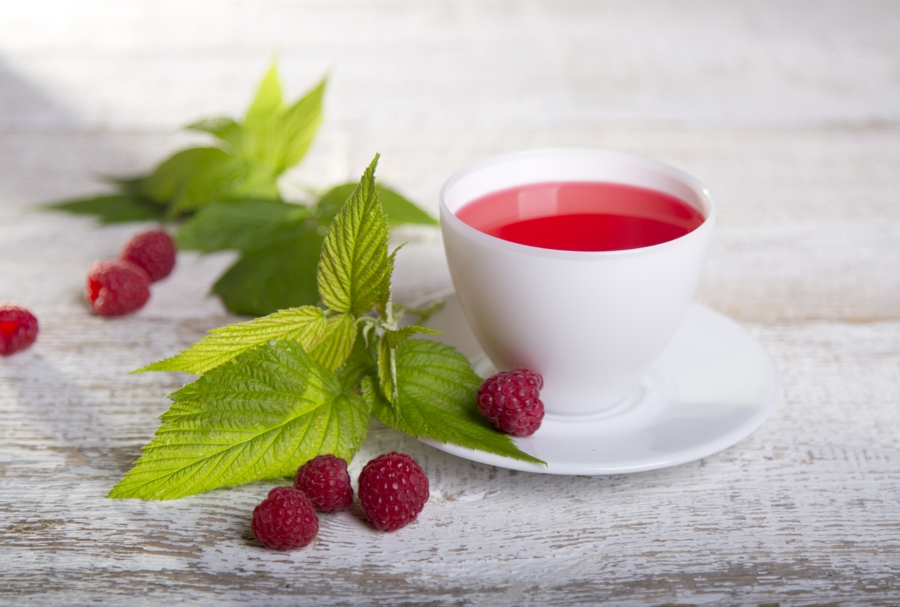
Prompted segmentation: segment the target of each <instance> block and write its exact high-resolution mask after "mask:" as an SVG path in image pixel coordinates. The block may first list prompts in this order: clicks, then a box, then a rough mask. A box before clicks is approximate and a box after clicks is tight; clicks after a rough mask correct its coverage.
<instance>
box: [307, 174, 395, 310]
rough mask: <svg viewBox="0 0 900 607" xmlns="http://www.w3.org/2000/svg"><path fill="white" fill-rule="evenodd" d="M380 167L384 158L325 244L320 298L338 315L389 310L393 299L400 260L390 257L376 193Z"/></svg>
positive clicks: (384, 220)
mask: <svg viewBox="0 0 900 607" xmlns="http://www.w3.org/2000/svg"><path fill="white" fill-rule="evenodd" d="M377 165H378V156H376V157H375V159H374V160H373V161H372V164H370V165H369V167H368V168H367V169H366V172H365V174H364V175H363V178H362V180H361V181H360V182H359V186H358V187H357V188H356V190H354V192H353V194H352V195H351V196H350V198H349V199H348V200H347V204H346V205H344V208H343V209H342V210H341V212H340V213H338V214H337V216H336V217H335V218H334V222H333V223H332V225H331V228H330V229H329V230H328V235H327V236H326V237H325V244H324V245H322V253H321V258H320V259H319V270H318V283H319V294H320V295H321V296H322V302H323V303H324V304H325V305H326V306H328V307H329V308H331V309H332V310H336V311H338V312H348V313H352V314H356V315H361V314H365V313H366V312H368V311H369V310H371V309H372V308H373V307H377V308H383V307H384V306H385V305H387V302H388V299H389V298H390V290H391V273H392V272H393V271H394V257H393V256H392V255H389V254H388V228H387V218H386V216H385V214H384V211H382V210H381V205H380V204H379V202H378V193H377V191H376V189H375V167H376V166H377Z"/></svg>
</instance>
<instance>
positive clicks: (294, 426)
mask: <svg viewBox="0 0 900 607" xmlns="http://www.w3.org/2000/svg"><path fill="white" fill-rule="evenodd" d="M274 98H275V95H274V93H269V101H270V102H271V100H272V99H274ZM377 161H378V157H377V156H376V157H375V159H374V160H373V161H372V164H371V165H369V167H368V168H367V169H366V171H365V173H364V174H363V176H362V179H361V180H360V182H359V185H358V186H357V187H356V188H355V189H354V191H353V193H352V195H351V196H350V197H349V199H348V200H347V202H346V203H345V204H344V206H343V208H342V209H340V211H339V212H338V213H337V216H336V218H335V219H334V221H333V222H332V223H331V226H330V228H329V230H328V233H327V234H326V235H325V237H324V239H323V241H322V243H321V248H322V253H321V262H320V263H319V270H318V292H319V297H320V298H321V301H322V303H323V305H324V308H325V309H322V308H317V307H311V306H306V307H300V308H294V309H288V310H283V311H281V312H276V313H274V314H270V315H269V316H266V317H264V318H258V319H256V320H252V321H249V322H246V323H238V324H234V325H229V326H227V327H222V328H220V329H215V330H213V331H211V332H210V333H209V335H207V336H206V337H204V338H203V339H202V340H201V341H200V342H198V343H197V344H195V345H194V346H192V347H191V348H188V349H187V350H185V351H183V352H181V353H180V354H178V355H176V356H173V357H171V358H167V359H165V360H162V361H159V362H156V363H152V364H150V365H148V366H146V367H144V368H143V369H140V370H139V371H186V372H191V373H198V374H202V375H203V377H201V378H200V379H198V380H197V381H195V382H194V383H192V384H189V385H188V386H186V387H184V388H182V389H181V390H179V391H178V392H175V393H174V394H172V395H171V398H172V400H173V404H172V407H171V408H170V409H169V411H168V412H167V413H165V414H164V415H163V416H162V421H163V423H162V426H161V427H160V429H159V430H158V431H157V433H156V437H155V438H154V439H153V440H152V441H151V442H150V444H149V445H147V447H146V448H145V450H144V454H143V455H142V456H141V458H140V459H139V460H138V462H137V463H136V464H135V466H134V468H133V469H132V470H131V471H130V472H128V473H127V474H126V475H125V478H123V479H122V481H121V482H120V483H119V484H118V485H116V487H115V488H114V489H113V490H112V492H111V493H110V496H111V497H115V498H124V497H136V498H142V499H174V498H178V497H184V496H186V495H192V494H194V493H199V492H201V491H207V490H209V489H215V488H218V487H227V486H232V485H236V484H240V483H245V482H250V481H253V480H258V479H264V478H274V477H278V476H287V475H291V474H293V473H294V472H295V471H296V469H297V467H298V466H299V465H300V464H302V463H303V462H304V461H306V460H308V459H310V458H312V457H314V456H315V455H318V454H321V453H334V454H335V455H338V456H339V457H343V458H345V459H348V460H349V459H350V458H351V457H352V456H353V454H354V453H355V452H356V450H357V449H358V448H359V445H360V443H361V442H362V440H363V438H364V437H365V434H366V430H367V428H368V423H369V416H370V415H371V414H374V415H375V416H376V417H377V418H378V419H379V420H381V421H382V422H383V423H385V424H386V425H389V426H391V427H393V428H396V429H398V430H400V431H402V432H406V433H408V434H410V435H412V436H414V437H419V436H421V437H428V438H432V439H435V440H438V441H444V442H452V443H455V444H458V445H462V446H464V447H468V448H471V449H482V450H485V451H489V452H491V453H497V454H500V455H504V456H507V457H513V458H518V459H522V460H525V461H532V462H540V460H537V459H535V458H534V457H531V456H529V455H527V454H525V453H523V452H521V451H519V450H518V449H517V448H516V446H515V445H514V443H513V442H512V440H511V439H510V437H509V436H507V435H505V434H501V433H499V432H497V430H495V429H494V428H492V427H491V426H490V425H489V424H488V423H487V422H486V421H485V420H484V419H483V418H482V417H481V416H480V415H479V414H478V412H477V406H476V404H475V394H476V391H477V389H478V386H479V384H480V380H479V379H478V377H477V376H476V375H475V373H473V372H472V369H471V367H470V366H469V363H468V361H466V359H465V358H464V357H463V356H462V355H460V354H459V353H458V352H456V351H455V350H454V349H453V348H451V347H449V346H445V345H443V344H439V343H436V342H430V341H424V340H421V339H411V338H412V336H413V335H416V334H422V333H431V334H434V333H437V332H436V331H434V330H432V329H428V328H425V327H419V326H406V327H402V328H401V327H398V326H397V323H396V322H395V319H394V313H395V312H397V311H402V310H403V308H402V306H395V305H393V304H392V303H391V273H392V271H393V263H394V256H393V255H392V254H388V251H387V221H386V217H385V214H384V212H383V210H382V207H381V203H380V201H379V192H378V190H377V188H376V187H375V167H376V164H377ZM269 211H271V216H273V217H276V218H277V217H281V216H280V215H279V213H283V212H288V213H290V212H293V209H283V208H278V209H276V208H275V207H272V208H270V209H269ZM210 213H212V212H211V211H210ZM198 217H199V216H198ZM218 217H220V218H221V217H231V215H229V213H228V212H223V213H221V214H220V215H218ZM310 220H311V218H309V217H307V218H305V219H295V220H294V221H297V222H299V223H298V225H300V224H302V223H303V222H307V221H310ZM262 224H265V222H264V221H262V222H261V223H260V225H262ZM259 229H261V230H264V229H268V228H264V227H263V228H259ZM280 229H281V228H276V229H275V230H274V231H272V232H271V233H268V235H267V236H266V237H265V238H264V240H266V241H267V242H273V243H276V244H277V243H279V242H281V243H291V242H293V241H292V240H291V238H288V237H281V236H279V235H278V233H279V230H280ZM317 233H318V232H307V235H309V234H317ZM197 234H201V231H199V228H198V232H197ZM196 238H197V240H198V241H201V242H204V243H205V244H204V245H203V246H205V247H210V248H211V247H213V246H220V244H221V243H217V241H214V240H211V241H207V240H204V237H202V235H197V236H196ZM249 249H250V250H248V251H247V253H246V256H245V259H246V258H247V257H248V256H250V255H253V254H255V253H256V252H258V251H259V250H260V249H252V247H250V248H249ZM226 276H227V275H226ZM373 312H377V315H375V314H373ZM419 312H422V313H426V312H427V310H425V311H419ZM360 327H362V330H360Z"/></svg>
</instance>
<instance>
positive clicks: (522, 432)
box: [478, 369, 544, 436]
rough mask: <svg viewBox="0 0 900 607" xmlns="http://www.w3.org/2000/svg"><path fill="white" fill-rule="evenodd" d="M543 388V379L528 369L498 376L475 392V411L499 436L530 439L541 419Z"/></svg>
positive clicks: (542, 416)
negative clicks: (483, 417)
mask: <svg viewBox="0 0 900 607" xmlns="http://www.w3.org/2000/svg"><path fill="white" fill-rule="evenodd" d="M543 387H544V378H542V377H541V376H540V375H538V374H537V373H535V372H534V371H529V370H528V369H515V370H513V371H504V372H502V373H497V374H496V375H492V376H491V377H489V378H487V379H486V380H485V381H484V383H483V384H481V388H479V389H478V410H479V411H481V414H482V415H484V416H485V417H486V418H488V419H489V420H490V422H491V423H492V424H494V426H495V427H496V428H497V429H498V430H500V431H501V432H506V433H507V434H513V435H515V436H531V435H532V434H534V433H535V431H537V429H538V428H540V427H541V420H543V419H544V403H542V402H541V399H540V391H541V388H543Z"/></svg>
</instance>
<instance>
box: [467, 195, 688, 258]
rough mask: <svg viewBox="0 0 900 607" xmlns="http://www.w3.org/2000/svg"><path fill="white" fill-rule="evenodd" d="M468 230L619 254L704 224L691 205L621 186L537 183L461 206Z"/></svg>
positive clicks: (553, 246) (556, 246)
mask: <svg viewBox="0 0 900 607" xmlns="http://www.w3.org/2000/svg"><path fill="white" fill-rule="evenodd" d="M456 216H457V217H458V218H459V219H460V220H462V221H463V222H464V223H466V224H467V225H469V226H471V227H473V228H475V229H477V230H479V231H481V232H484V233H485V234H489V235H491V236H495V237H497V238H502V239H503V240H507V241H509V242H515V243H518V244H523V245H528V246H532V247H540V248H544V249H558V250H563V251H620V250H625V249H636V248H640V247H649V246H653V245H657V244H661V243H664V242H668V241H670V240H674V239H676V238H679V237H680V236H684V235H685V234H688V233H690V232H692V231H693V230H695V229H696V228H697V227H699V226H700V224H702V223H703V215H702V214H701V213H700V212H699V211H698V210H697V209H695V208H694V207H692V206H690V205H689V204H687V203H685V202H683V201H681V200H679V199H678V198H675V197H674V196H670V195H668V194H664V193H662V192H658V191H656V190H649V189H646V188H640V187H636V186H630V185H623V184H618V183H599V182H565V183H538V184H529V185H526V186H520V187H516V188H510V189H508V190H502V191H500V192H494V193H492V194H488V195H487V196H484V197H482V198H478V199H476V200H473V201H472V202H470V203H469V204H467V205H465V206H464V207H462V208H461V209H460V210H459V211H458V212H457V213H456Z"/></svg>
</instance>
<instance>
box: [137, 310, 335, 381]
mask: <svg viewBox="0 0 900 607" xmlns="http://www.w3.org/2000/svg"><path fill="white" fill-rule="evenodd" d="M326 324H327V321H326V319H325V313H324V312H323V311H322V310H321V309H320V308H315V307H312V306H303V307H302V308H292V309H290V310H282V311H281V312H276V313H275V314H271V315H269V316H266V317H264V318H256V319H254V320H251V321H249V322H242V323H237V324H233V325H226V326H224V327H220V328H218V329H213V330H212V331H210V332H209V335H207V336H206V337H204V338H203V339H201V340H200V341H199V342H197V343H196V344H194V345H193V346H191V347H190V348H188V349H187V350H184V351H182V352H181V353H180V354H177V355H175V356H172V357H170V358H166V359H164V360H161V361H158V362H155V363H152V364H149V365H147V366H146V367H143V368H141V369H138V370H137V371H135V373H143V372H144V371H182V372H184V373H194V374H195V375H203V374H204V373H206V372H207V371H209V370H210V369H214V368H216V367H218V366H220V365H223V364H225V363H227V362H229V361H231V360H233V359H234V358H236V357H237V356H239V355H241V354H243V353H244V352H246V351H247V350H250V349H251V348H255V347H256V346H260V345H262V344H265V343H268V342H270V341H283V340H289V341H296V342H298V343H299V344H300V345H302V346H303V347H304V348H305V349H306V350H307V351H309V350H310V349H311V348H312V347H313V346H315V345H316V344H317V343H319V341H320V340H321V339H322V337H323V336H324V334H325V327H326Z"/></svg>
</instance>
